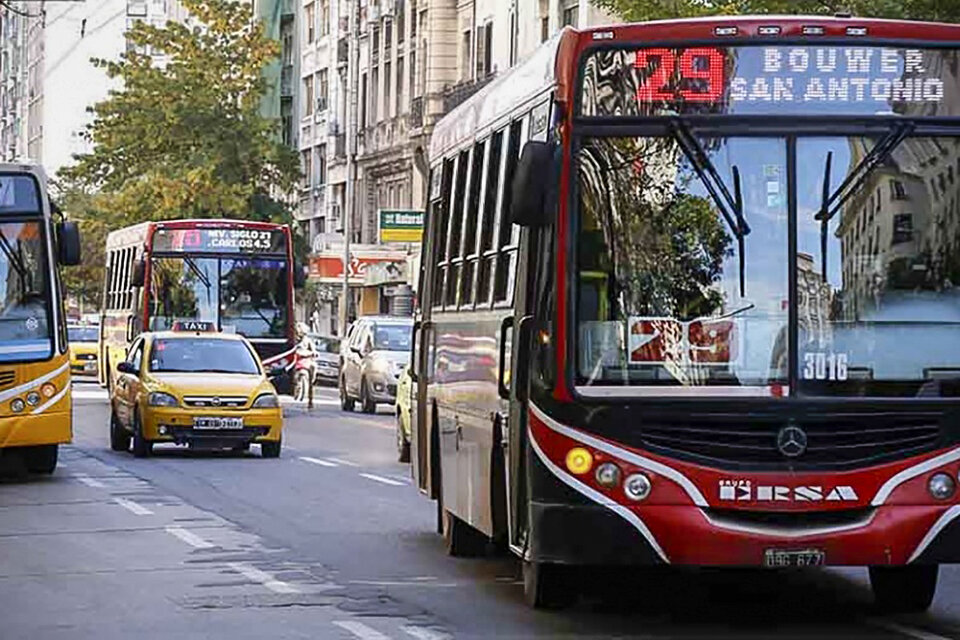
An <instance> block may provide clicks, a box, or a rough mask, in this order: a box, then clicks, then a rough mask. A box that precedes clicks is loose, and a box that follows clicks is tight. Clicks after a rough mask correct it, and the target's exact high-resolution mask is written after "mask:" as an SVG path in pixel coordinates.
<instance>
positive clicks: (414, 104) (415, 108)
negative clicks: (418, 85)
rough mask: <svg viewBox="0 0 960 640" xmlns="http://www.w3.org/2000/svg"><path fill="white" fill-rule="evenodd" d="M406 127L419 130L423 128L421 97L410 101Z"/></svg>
mask: <svg viewBox="0 0 960 640" xmlns="http://www.w3.org/2000/svg"><path fill="white" fill-rule="evenodd" d="M407 126H408V127H410V128H411V129H419V128H420V127H422V126H423V96H419V97H416V98H414V99H413V100H411V101H410V113H408V114H407Z"/></svg>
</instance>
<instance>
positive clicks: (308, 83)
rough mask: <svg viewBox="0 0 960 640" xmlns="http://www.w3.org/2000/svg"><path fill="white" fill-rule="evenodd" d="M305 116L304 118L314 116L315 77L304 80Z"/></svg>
mask: <svg viewBox="0 0 960 640" xmlns="http://www.w3.org/2000/svg"><path fill="white" fill-rule="evenodd" d="M303 98H304V102H305V104H304V106H303V115H304V117H307V116H312V115H313V76H312V75H310V76H307V77H306V78H304V79H303Z"/></svg>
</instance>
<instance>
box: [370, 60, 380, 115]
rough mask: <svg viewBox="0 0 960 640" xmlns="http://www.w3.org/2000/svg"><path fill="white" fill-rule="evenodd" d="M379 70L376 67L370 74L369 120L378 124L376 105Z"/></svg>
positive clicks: (377, 107)
mask: <svg viewBox="0 0 960 640" xmlns="http://www.w3.org/2000/svg"><path fill="white" fill-rule="evenodd" d="M379 85H380V70H379V69H377V68H376V67H374V68H373V71H372V72H371V73H370V120H371V121H372V122H380V106H379V104H378V103H377V102H378V100H379V98H380V91H379V89H380V86H379Z"/></svg>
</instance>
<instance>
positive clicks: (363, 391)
mask: <svg viewBox="0 0 960 640" xmlns="http://www.w3.org/2000/svg"><path fill="white" fill-rule="evenodd" d="M360 410H361V411H363V412H364V413H376V412H377V403H376V402H374V401H373V400H372V399H371V398H370V391H369V390H368V388H367V379H366V378H361V380H360Z"/></svg>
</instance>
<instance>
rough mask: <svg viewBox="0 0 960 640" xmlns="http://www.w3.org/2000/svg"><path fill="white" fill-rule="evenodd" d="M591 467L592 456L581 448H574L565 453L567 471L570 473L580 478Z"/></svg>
mask: <svg viewBox="0 0 960 640" xmlns="http://www.w3.org/2000/svg"><path fill="white" fill-rule="evenodd" d="M591 467H593V455H591V454H590V452H589V451H587V450H586V449H584V448H583V447H574V448H573V449H570V451H568V452H567V469H569V470H570V473H572V474H574V475H577V476H582V475H583V474H585V473H587V472H588V471H590V468H591Z"/></svg>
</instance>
